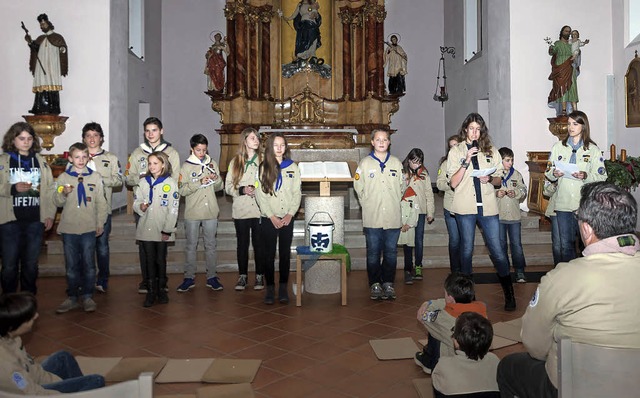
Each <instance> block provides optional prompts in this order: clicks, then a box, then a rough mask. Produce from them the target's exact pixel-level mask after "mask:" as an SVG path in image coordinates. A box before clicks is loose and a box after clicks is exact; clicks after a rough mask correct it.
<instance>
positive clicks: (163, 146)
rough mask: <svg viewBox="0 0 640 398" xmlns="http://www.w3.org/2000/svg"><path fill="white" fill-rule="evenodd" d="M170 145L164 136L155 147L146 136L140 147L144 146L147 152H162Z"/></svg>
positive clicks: (143, 148)
mask: <svg viewBox="0 0 640 398" xmlns="http://www.w3.org/2000/svg"><path fill="white" fill-rule="evenodd" d="M170 146H171V144H169V143H168V142H167V141H165V140H164V138H161V139H160V143H159V144H158V145H157V146H156V147H155V148H153V147H152V146H151V145H149V142H148V141H147V139H146V138H145V139H144V142H143V143H142V144H140V148H142V150H143V151H145V152H146V153H152V152H162V151H164V150H165V149H167V148H168V147H170Z"/></svg>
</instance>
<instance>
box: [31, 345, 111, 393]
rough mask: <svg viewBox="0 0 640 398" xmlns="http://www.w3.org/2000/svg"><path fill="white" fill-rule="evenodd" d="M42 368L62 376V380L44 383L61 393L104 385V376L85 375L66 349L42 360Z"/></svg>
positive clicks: (46, 387) (44, 385)
mask: <svg viewBox="0 0 640 398" xmlns="http://www.w3.org/2000/svg"><path fill="white" fill-rule="evenodd" d="M42 368H43V369H44V370H46V371H47V372H50V373H53V374H54V375H56V376H58V377H60V378H61V379H62V381H58V382H55V383H49V384H43V385H42V387H43V388H45V389H47V390H55V391H59V392H61V393H72V392H78V391H89V390H95V389H96V388H102V387H104V377H102V376H100V375H88V376H83V375H82V371H81V370H80V366H78V362H77V361H76V359H75V358H74V357H73V355H71V354H69V353H68V352H66V351H58V352H56V353H53V354H52V355H51V356H49V357H48V358H47V359H45V360H44V362H42Z"/></svg>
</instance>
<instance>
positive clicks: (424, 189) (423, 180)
mask: <svg viewBox="0 0 640 398" xmlns="http://www.w3.org/2000/svg"><path fill="white" fill-rule="evenodd" d="M408 186H409V187H411V188H413V191H414V192H415V193H416V196H417V198H416V207H417V208H418V209H420V213H419V214H426V215H427V217H431V218H433V216H434V214H435V203H434V201H433V188H432V187H431V177H429V172H428V171H427V169H426V168H425V167H424V166H421V167H420V169H419V170H418V173H417V175H416V176H412V177H410V178H409V184H408Z"/></svg>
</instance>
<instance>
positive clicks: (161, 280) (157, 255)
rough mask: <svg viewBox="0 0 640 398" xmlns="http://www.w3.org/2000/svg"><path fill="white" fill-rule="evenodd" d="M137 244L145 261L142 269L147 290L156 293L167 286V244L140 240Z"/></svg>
mask: <svg viewBox="0 0 640 398" xmlns="http://www.w3.org/2000/svg"><path fill="white" fill-rule="evenodd" d="M139 243H140V247H141V248H142V252H143V255H144V258H145V260H146V263H145V264H144V268H146V270H145V273H146V275H147V278H148V279H147V282H148V283H149V289H152V290H154V291H156V293H157V290H158V289H162V288H164V287H165V286H166V285H167V242H165V241H161V242H156V241H148V240H141V241H140V242H139ZM156 282H157V283H156ZM152 290H150V291H152Z"/></svg>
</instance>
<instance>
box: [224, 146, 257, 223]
mask: <svg viewBox="0 0 640 398" xmlns="http://www.w3.org/2000/svg"><path fill="white" fill-rule="evenodd" d="M256 160H257V158H256ZM234 167H235V159H233V160H231V163H230V164H229V171H228V172H227V179H226V181H225V186H224V189H225V192H226V193H227V194H228V195H231V196H232V197H233V205H232V206H231V217H233V218H234V219H235V220H240V219H245V218H260V208H259V207H258V202H256V198H255V196H254V197H251V196H249V195H240V187H246V186H247V185H251V186H253V187H255V186H256V179H257V175H258V163H250V164H249V165H247V166H245V167H246V170H244V173H243V174H242V178H241V179H240V182H239V183H238V186H237V187H234V186H233V178H232V177H233V176H232V171H233V168H234ZM256 194H257V191H256Z"/></svg>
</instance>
